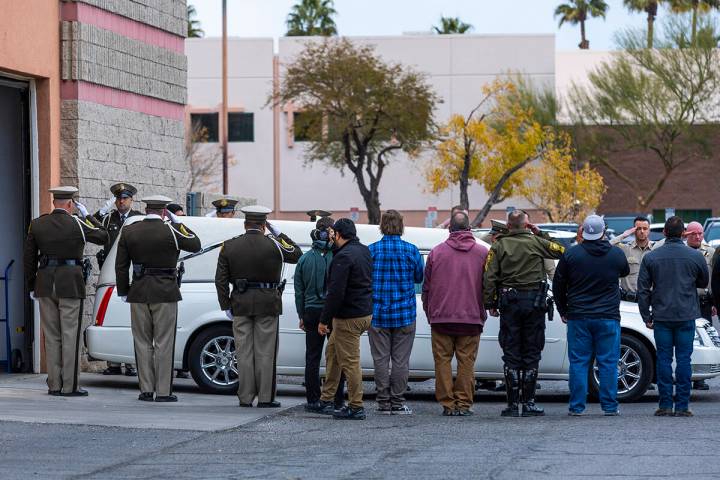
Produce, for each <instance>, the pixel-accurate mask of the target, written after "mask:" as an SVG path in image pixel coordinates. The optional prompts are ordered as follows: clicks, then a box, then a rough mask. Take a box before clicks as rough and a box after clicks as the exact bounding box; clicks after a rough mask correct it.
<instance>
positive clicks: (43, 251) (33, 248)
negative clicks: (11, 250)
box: [24, 209, 108, 299]
mask: <svg viewBox="0 0 720 480" xmlns="http://www.w3.org/2000/svg"><path fill="white" fill-rule="evenodd" d="M107 237H108V235H107V232H106V231H105V230H104V229H103V228H101V227H100V223H99V222H97V220H95V219H94V218H92V217H90V216H88V217H86V218H85V219H80V218H79V217H77V216H75V215H70V214H69V213H67V212H66V211H65V210H62V209H55V210H53V212H52V213H50V214H47V215H42V216H40V217H38V218H36V219H35V220H33V221H32V222H30V228H29V229H28V235H27V239H26V240H25V254H24V264H25V272H26V281H27V288H28V291H33V290H34V291H35V297H37V298H41V297H50V296H52V295H53V291H54V293H55V296H56V297H58V298H78V299H82V298H85V281H84V279H83V272H82V266H81V265H80V261H82V257H83V250H84V249H85V243H86V242H90V243H94V244H96V245H102V244H104V243H105V242H106V241H107ZM45 259H49V260H51V262H52V261H57V260H77V263H78V264H77V265H59V266H55V265H52V264H51V265H48V266H45V267H43V266H42V263H44V261H45ZM38 262H40V263H41V268H40V269H38Z"/></svg>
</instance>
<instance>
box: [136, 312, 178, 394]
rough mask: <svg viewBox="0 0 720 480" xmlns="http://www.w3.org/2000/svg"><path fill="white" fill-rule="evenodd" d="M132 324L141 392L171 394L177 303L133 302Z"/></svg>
mask: <svg viewBox="0 0 720 480" xmlns="http://www.w3.org/2000/svg"><path fill="white" fill-rule="evenodd" d="M130 325H131V327H132V334H133V342H134V346H135V364H136V365H137V373H138V380H139V382H140V391H141V392H145V393H152V392H155V394H156V395H157V396H160V397H166V396H168V395H172V381H173V369H174V366H175V365H174V363H175V359H174V356H175V334H176V332H177V302H168V303H131V304H130Z"/></svg>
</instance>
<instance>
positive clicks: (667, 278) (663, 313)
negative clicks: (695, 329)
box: [637, 238, 709, 323]
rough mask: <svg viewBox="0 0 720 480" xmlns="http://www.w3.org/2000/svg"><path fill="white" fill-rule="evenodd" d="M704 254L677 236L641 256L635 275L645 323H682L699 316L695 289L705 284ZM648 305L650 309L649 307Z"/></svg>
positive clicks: (639, 303) (706, 274) (705, 265)
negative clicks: (637, 274)
mask: <svg viewBox="0 0 720 480" xmlns="http://www.w3.org/2000/svg"><path fill="white" fill-rule="evenodd" d="M708 280H709V272H708V267H707V263H706V262H705V257H703V255H702V253H700V252H699V251H697V250H695V249H692V248H690V247H688V246H687V245H685V244H684V243H683V241H682V240H680V239H679V238H668V239H666V240H665V245H663V246H661V247H659V248H657V249H655V250H653V251H651V252H650V253H648V254H647V255H645V256H644V257H643V260H642V263H641V264H640V274H639V276H638V291H637V296H638V306H639V307H640V315H642V317H643V320H644V321H645V323H647V322H649V321H650V320H652V321H655V322H683V321H688V320H695V319H696V318H700V317H701V316H702V315H701V313H700V302H699V300H698V295H697V290H696V289H698V288H705V287H706V286H707V284H708ZM651 307H652V308H651Z"/></svg>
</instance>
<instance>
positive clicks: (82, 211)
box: [75, 201, 88, 218]
mask: <svg viewBox="0 0 720 480" xmlns="http://www.w3.org/2000/svg"><path fill="white" fill-rule="evenodd" d="M75 208H77V209H78V212H80V216H81V217H82V218H85V217H87V216H88V209H87V208H85V205H83V204H82V203H80V202H78V201H76V202H75Z"/></svg>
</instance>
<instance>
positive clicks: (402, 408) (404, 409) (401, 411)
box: [391, 405, 413, 415]
mask: <svg viewBox="0 0 720 480" xmlns="http://www.w3.org/2000/svg"><path fill="white" fill-rule="evenodd" d="M391 411H392V414H393V415H412V414H413V411H412V409H411V408H410V407H408V406H407V405H398V406H395V407H392V409H391Z"/></svg>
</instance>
